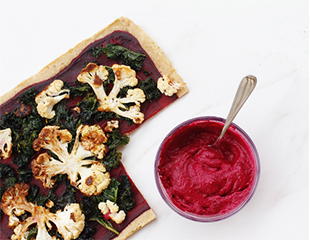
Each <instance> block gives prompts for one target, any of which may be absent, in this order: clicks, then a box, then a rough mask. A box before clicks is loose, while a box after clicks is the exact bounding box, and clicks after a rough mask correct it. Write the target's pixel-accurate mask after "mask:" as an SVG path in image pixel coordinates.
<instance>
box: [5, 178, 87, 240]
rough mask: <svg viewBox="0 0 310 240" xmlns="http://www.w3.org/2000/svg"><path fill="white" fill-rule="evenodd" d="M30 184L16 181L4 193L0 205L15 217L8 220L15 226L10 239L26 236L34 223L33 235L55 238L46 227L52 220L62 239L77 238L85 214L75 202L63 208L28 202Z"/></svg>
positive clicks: (39, 238) (7, 213) (50, 224)
mask: <svg viewBox="0 0 310 240" xmlns="http://www.w3.org/2000/svg"><path fill="white" fill-rule="evenodd" d="M29 188H30V186H29V185H28V184H25V183H21V184H15V186H14V187H10V188H8V189H7V191H6V192H5V193H4V194H3V197H2V201H1V209H2V210H3V212H4V213H5V214H6V215H8V216H10V219H14V224H11V223H9V227H10V228H12V229H14V234H13V235H12V236H11V239H27V236H28V233H29V232H28V230H29V227H30V226H33V225H35V224H36V225H37V228H38V233H37V236H36V239H38V240H41V239H44V240H51V239H53V240H56V237H55V236H54V237H52V236H51V235H49V233H48V230H50V229H51V228H52V223H53V224H54V225H55V226H56V228H57V231H58V232H59V233H60V234H61V235H62V236H63V238H64V239H65V240H70V239H76V238H77V237H78V236H79V235H80V234H81V232H82V231H83V229H84V225H85V221H84V220H85V216H84V214H83V213H82V211H81V209H80V205H79V204H77V203H71V204H69V205H67V206H66V207H65V208H64V210H63V211H61V210H58V211H57V212H56V213H52V212H50V210H49V209H48V208H44V207H42V206H38V205H36V204H34V203H32V202H28V201H27V198H26V196H27V195H28V190H29ZM24 213H27V214H28V217H27V218H26V219H25V220H20V219H19V218H18V216H21V215H22V214H24Z"/></svg>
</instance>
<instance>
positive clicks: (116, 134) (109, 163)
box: [102, 128, 129, 171]
mask: <svg viewBox="0 0 310 240" xmlns="http://www.w3.org/2000/svg"><path fill="white" fill-rule="evenodd" d="M128 143H129V137H128V136H126V135H123V136H122V135H121V133H120V131H119V130H118V129H117V128H116V129H114V130H113V132H111V133H109V137H108V142H107V146H108V150H109V151H108V152H107V154H106V156H105V157H104V158H103V159H102V163H103V164H104V165H105V167H106V169H107V171H110V170H111V169H112V168H117V167H118V166H119V164H120V160H121V159H122V153H121V152H118V151H117V147H118V146H121V145H127V144H128Z"/></svg>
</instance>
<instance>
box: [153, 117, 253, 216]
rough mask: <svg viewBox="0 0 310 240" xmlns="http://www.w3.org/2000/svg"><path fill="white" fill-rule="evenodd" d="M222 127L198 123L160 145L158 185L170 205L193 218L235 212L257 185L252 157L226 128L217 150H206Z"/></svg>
mask: <svg viewBox="0 0 310 240" xmlns="http://www.w3.org/2000/svg"><path fill="white" fill-rule="evenodd" d="M222 127H223V123H221V122H217V121H214V120H210V119H209V120H198V121H194V122H192V123H190V124H188V125H185V126H183V127H181V128H179V129H178V130H176V132H174V133H173V134H172V135H170V136H169V137H168V138H166V140H165V141H164V142H163V145H162V149H161V152H160V155H159V164H158V174H159V178H160V181H161V183H162V185H163V187H164V189H165V191H166V193H167V195H168V197H169V198H170V200H171V201H172V202H173V204H174V205H175V206H176V207H177V208H179V209H180V210H181V211H185V212H190V213H194V214H198V215H215V214H224V213H228V212H230V211H232V210H234V209H235V208H236V207H238V206H239V205H240V204H241V203H243V202H244V200H245V199H246V198H247V196H248V195H249V194H250V193H251V191H252V189H253V185H254V184H255V180H256V176H255V175H256V174H257V171H256V170H257V169H256V167H257V166H256V163H255V156H254V152H253V150H252V149H251V146H250V145H249V143H248V142H247V141H246V140H245V139H244V137H242V136H241V135H240V133H238V132H237V131H236V130H235V128H234V127H230V128H229V129H228V130H227V132H226V133H225V135H224V137H223V139H222V141H221V144H220V146H219V149H216V148H213V147H208V145H209V144H211V143H213V142H214V141H215V139H216V138H217V137H218V136H219V134H220V131H221V129H222Z"/></svg>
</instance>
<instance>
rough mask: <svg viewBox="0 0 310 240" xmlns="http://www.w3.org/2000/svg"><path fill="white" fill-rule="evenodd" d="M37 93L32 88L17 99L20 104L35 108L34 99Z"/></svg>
mask: <svg viewBox="0 0 310 240" xmlns="http://www.w3.org/2000/svg"><path fill="white" fill-rule="evenodd" d="M38 93H39V92H38V91H37V90H35V89H34V88H30V89H28V90H27V91H25V93H24V94H23V95H22V96H20V97H19V98H18V100H19V101H20V102H21V103H24V104H26V105H31V106H32V107H34V108H35V107H36V102H35V97H36V96H37V95H38Z"/></svg>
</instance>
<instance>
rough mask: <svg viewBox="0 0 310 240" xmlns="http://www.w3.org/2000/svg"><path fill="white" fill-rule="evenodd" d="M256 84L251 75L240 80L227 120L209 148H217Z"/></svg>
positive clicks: (254, 78)
mask: <svg viewBox="0 0 310 240" xmlns="http://www.w3.org/2000/svg"><path fill="white" fill-rule="evenodd" d="M256 83H257V79H256V77H254V76H252V75H248V76H246V77H244V78H243V79H242V80H241V82H240V84H239V87H238V90H237V92H236V95H235V98H234V101H233V103H232V105H231V108H230V111H229V113H228V116H227V119H226V121H225V124H224V127H223V129H222V132H221V134H220V136H219V137H218V138H217V139H216V141H215V142H214V143H213V144H211V145H209V147H216V146H218V144H219V142H220V141H221V139H222V137H223V136H224V134H225V132H226V130H227V129H228V127H229V126H230V124H231V122H232V121H233V120H234V118H235V117H236V115H237V113H238V112H239V110H240V109H241V107H242V106H243V104H244V103H245V101H246V100H247V99H248V97H249V96H250V95H251V93H252V92H253V90H254V88H255V86H256Z"/></svg>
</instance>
